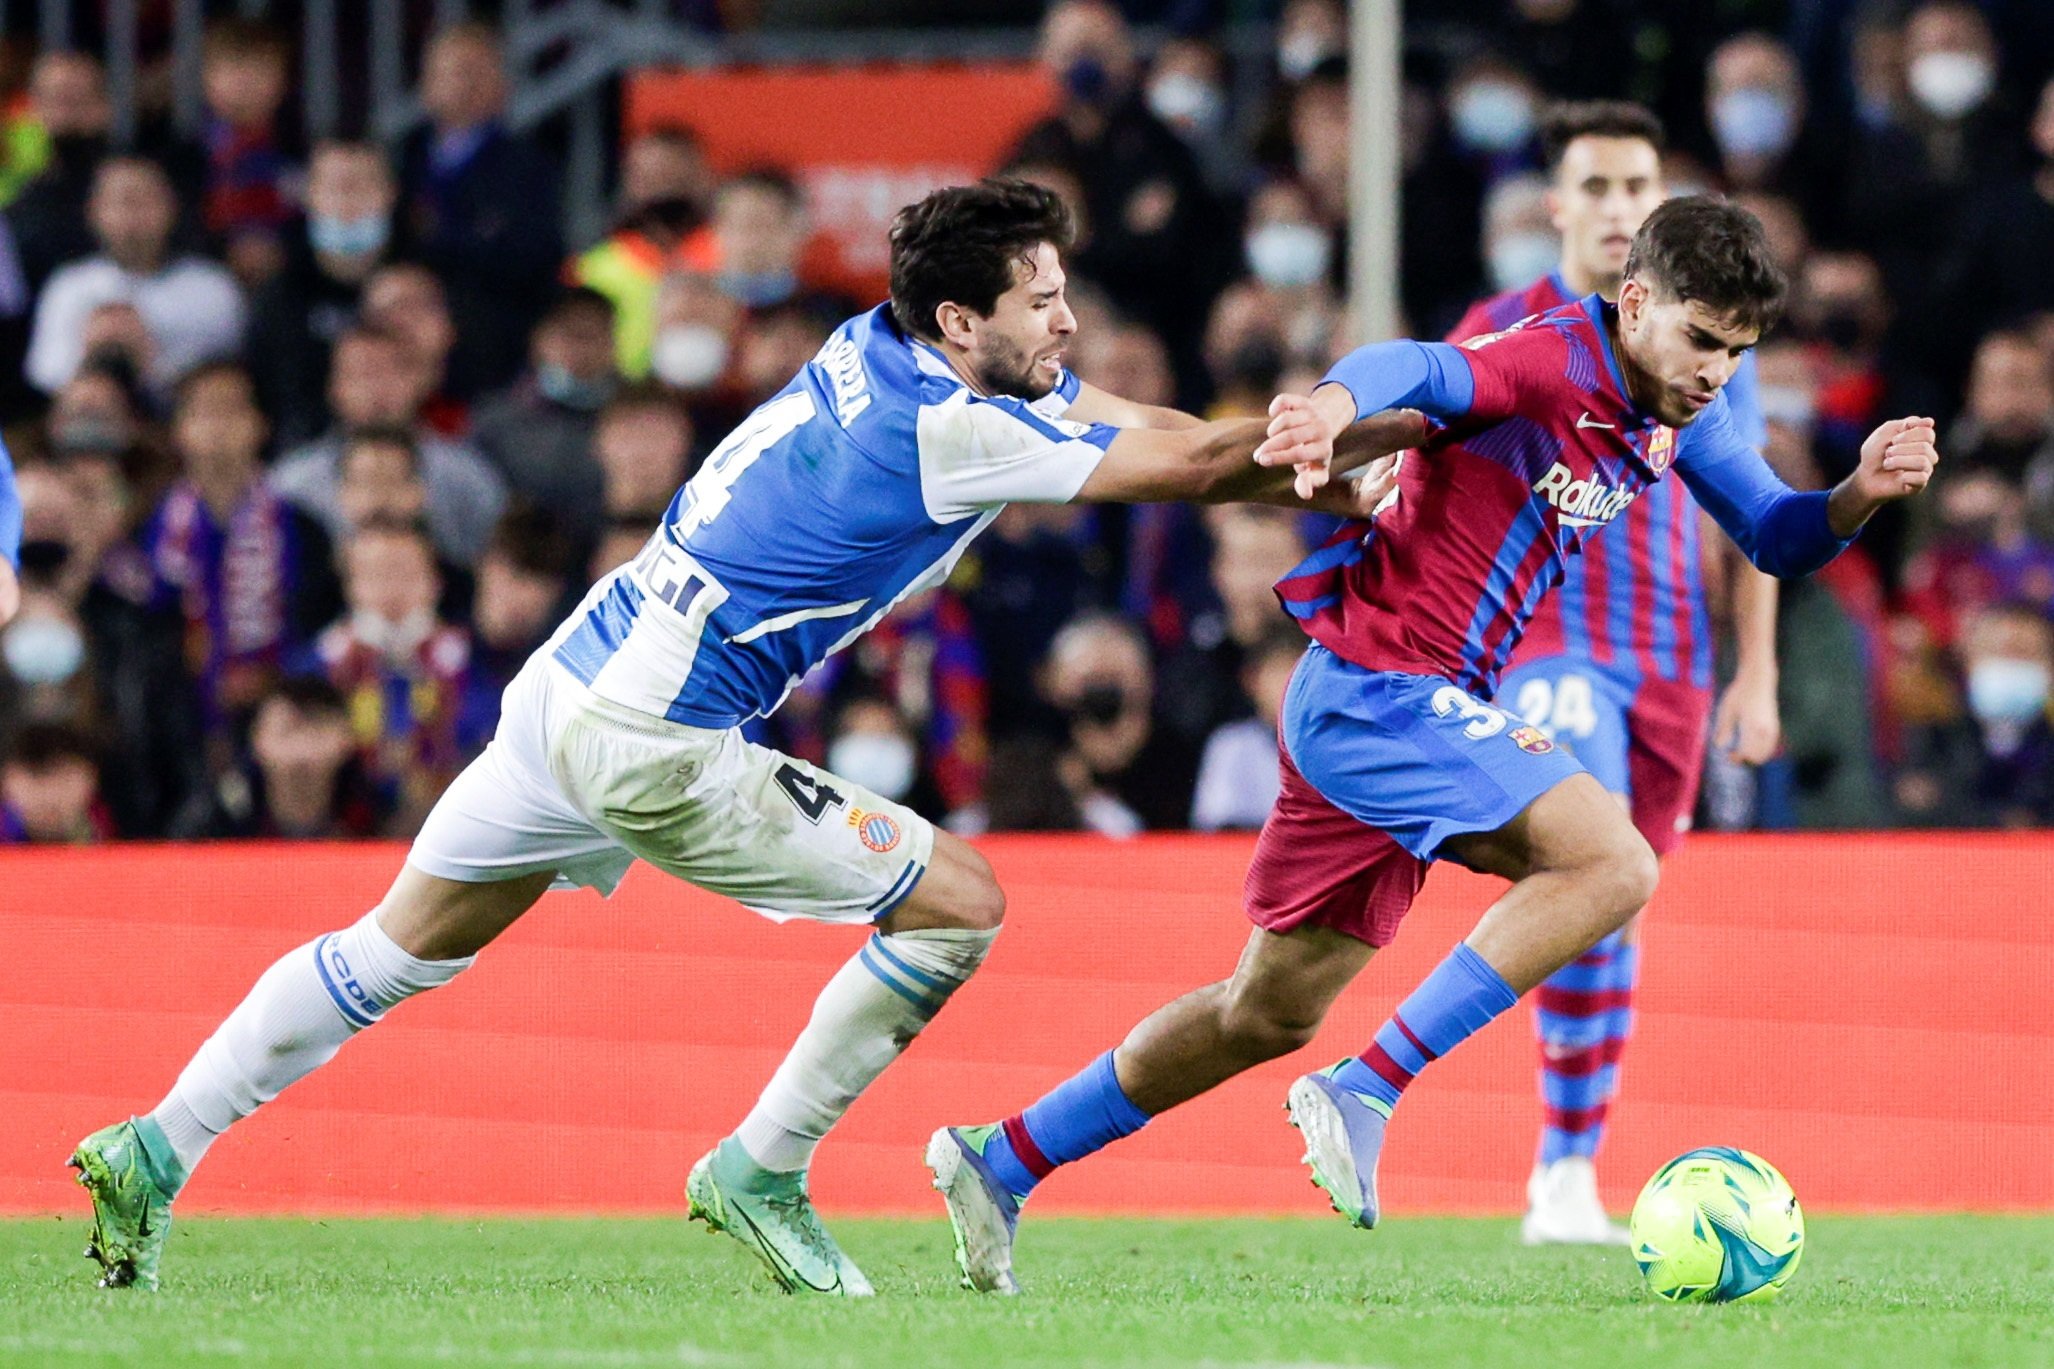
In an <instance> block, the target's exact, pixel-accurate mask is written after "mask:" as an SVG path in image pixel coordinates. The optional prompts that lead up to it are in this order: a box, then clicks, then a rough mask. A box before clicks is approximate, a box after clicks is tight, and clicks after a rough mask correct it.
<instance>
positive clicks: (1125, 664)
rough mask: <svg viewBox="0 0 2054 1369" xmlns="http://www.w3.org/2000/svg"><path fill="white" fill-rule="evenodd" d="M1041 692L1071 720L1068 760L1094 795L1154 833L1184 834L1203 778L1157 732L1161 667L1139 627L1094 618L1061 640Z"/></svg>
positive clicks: (1182, 749) (1076, 624)
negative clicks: (1126, 810)
mask: <svg viewBox="0 0 2054 1369" xmlns="http://www.w3.org/2000/svg"><path fill="white" fill-rule="evenodd" d="M1041 676H1042V690H1043V692H1044V693H1045V694H1046V696H1047V698H1048V700H1049V702H1050V703H1051V704H1053V705H1054V706H1055V707H1056V708H1057V709H1058V710H1060V711H1061V712H1062V713H1063V714H1064V716H1065V717H1067V718H1068V719H1069V728H1068V735H1067V742H1068V748H1067V750H1068V754H1069V755H1070V756H1071V757H1074V758H1075V760H1076V761H1077V762H1081V763H1082V765H1083V767H1084V769H1085V771H1086V772H1087V773H1088V775H1089V778H1090V787H1091V788H1092V789H1095V790H1103V791H1104V792H1105V793H1107V794H1108V795H1110V796H1111V797H1113V798H1115V799H1117V800H1119V801H1120V802H1121V803H1123V804H1125V805H1126V806H1127V807H1128V808H1129V809H1131V810H1132V811H1133V812H1134V814H1135V815H1136V816H1137V817H1138V818H1139V819H1140V821H1141V825H1142V826H1144V827H1147V828H1149V829H1151V830H1161V829H1176V828H1181V827H1183V826H1184V823H1185V820H1186V819H1187V818H1188V817H1189V815H1190V812H1191V791H1192V786H1193V783H1194V782H1195V780H1196V778H1197V774H1196V765H1195V758H1194V757H1193V755H1192V753H1191V750H1190V748H1189V747H1188V746H1185V745H1182V744H1180V743H1178V742H1177V741H1175V740H1173V739H1171V738H1169V737H1167V736H1165V735H1164V734H1162V733H1161V732H1159V731H1158V730H1157V729H1156V727H1155V721H1154V717H1153V715H1152V710H1153V707H1154V701H1155V667H1154V665H1153V664H1152V662H1151V661H1150V660H1149V655H1148V644H1147V642H1146V641H1145V640H1144V639H1143V638H1142V636H1141V634H1140V632H1138V631H1137V630H1136V629H1135V628H1134V626H1133V625H1132V624H1131V623H1129V622H1127V621H1126V620H1125V619H1124V618H1118V617H1115V616H1113V615H1111V614H1087V615H1085V616H1084V617H1081V618H1078V619H1076V620H1075V621H1073V622H1071V623H1070V624H1068V625H1067V626H1066V627H1064V628H1063V630H1062V631H1061V632H1059V633H1057V634H1056V639H1055V643H1054V644H1053V645H1052V646H1051V647H1050V648H1049V653H1048V660H1047V661H1046V662H1044V663H1043V665H1042V669H1041Z"/></svg>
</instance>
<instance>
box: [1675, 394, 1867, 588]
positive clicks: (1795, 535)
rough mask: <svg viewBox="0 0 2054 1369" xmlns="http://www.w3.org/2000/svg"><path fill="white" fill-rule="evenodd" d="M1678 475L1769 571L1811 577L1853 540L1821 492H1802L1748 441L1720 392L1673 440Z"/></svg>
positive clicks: (1750, 555) (1719, 523) (1705, 506)
mask: <svg viewBox="0 0 2054 1369" xmlns="http://www.w3.org/2000/svg"><path fill="white" fill-rule="evenodd" d="M1676 473H1677V474H1678V475H1679V476H1681V477H1682V478H1683V483H1684V484H1686V485H1688V486H1689V487H1690V492H1691V494H1692V495H1693V496H1695V497H1696V499H1697V502H1698V503H1699V504H1701V505H1703V506H1704V509H1705V511H1706V512H1707V513H1709V514H1711V515H1712V518H1713V519H1714V520H1715V521H1716V522H1717V523H1718V525H1719V526H1720V527H1721V528H1723V529H1724V530H1725V532H1726V535H1727V536H1728V537H1730V538H1732V539H1733V541H1734V543H1735V544H1736V545H1737V546H1739V548H1740V549H1741V550H1742V551H1743V552H1746V553H1747V559H1748V560H1750V561H1752V562H1754V564H1755V565H1756V566H1757V567H1759V568H1760V569H1762V570H1764V571H1766V572H1768V573H1769V574H1770V575H1775V576H1781V577H1784V578H1790V577H1793V576H1801V575H1810V574H1811V573H1812V572H1813V571H1815V570H1817V569H1819V567H1821V566H1823V565H1825V564H1826V563H1827V562H1828V561H1831V560H1832V559H1833V558H1834V557H1836V556H1838V555H1839V554H1840V553H1841V552H1842V551H1845V550H1846V549H1847V547H1848V545H1849V544H1850V543H1851V542H1853V540H1854V539H1853V538H1851V537H1849V538H1842V537H1839V536H1836V535H1835V534H1834V532H1833V529H1832V526H1831V524H1830V523H1828V521H1827V518H1826V500H1827V495H1826V492H1825V491H1823V490H1818V491H1813V492H1810V493H1804V494H1800V493H1798V492H1797V491H1796V490H1793V489H1791V488H1790V487H1789V486H1788V485H1786V484H1784V483H1783V482H1782V481H1781V480H1780V479H1778V478H1777V476H1776V473H1775V472H1774V471H1772V470H1770V469H1769V463H1768V462H1766V461H1764V460H1763V459H1762V455H1761V453H1760V452H1759V451H1758V450H1756V449H1755V448H1754V447H1752V446H1750V445H1749V444H1748V442H1747V440H1746V438H1745V437H1744V436H1743V435H1742V434H1741V432H1740V429H1739V427H1738V425H1737V424H1736V423H1735V422H1734V420H1733V414H1732V410H1731V408H1730V406H1729V405H1728V403H1727V401H1726V397H1725V396H1724V395H1723V394H1722V395H1720V396H1719V397H1718V398H1716V399H1714V400H1713V401H1712V404H1711V407H1710V408H1708V409H1706V410H1705V411H1704V413H1703V414H1701V415H1700V416H1699V417H1698V419H1697V421H1696V422H1694V423H1692V424H1691V425H1690V426H1689V427H1687V428H1685V429H1684V430H1683V431H1682V433H1681V434H1679V435H1678V437H1677V439H1676Z"/></svg>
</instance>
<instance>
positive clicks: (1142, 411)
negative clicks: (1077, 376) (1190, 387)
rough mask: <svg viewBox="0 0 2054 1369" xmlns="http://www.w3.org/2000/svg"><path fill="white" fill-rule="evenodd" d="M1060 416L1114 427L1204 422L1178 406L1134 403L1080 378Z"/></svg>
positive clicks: (1181, 425)
mask: <svg viewBox="0 0 2054 1369" xmlns="http://www.w3.org/2000/svg"><path fill="white" fill-rule="evenodd" d="M1063 417H1065V418H1073V419H1076V420H1077V421H1078V422H1079V423H1107V424H1110V425H1112V426H1113V427H1115V428H1155V429H1159V430H1161V431H1165V432H1172V431H1175V430H1177V429H1180V428H1202V427H1204V426H1205V420H1204V419H1202V418H1199V417H1197V416H1196V415H1194V414H1187V413H1185V412H1184V411H1183V410H1182V409H1165V408H1163V407H1162V406H1161V405H1159V404H1137V403H1135V402H1134V401H1133V400H1131V399H1122V398H1120V397H1119V396H1118V395H1116V394H1110V393H1108V392H1106V391H1104V390H1101V389H1099V388H1098V387H1097V386H1096V385H1090V384H1085V383H1083V382H1079V384H1078V386H1077V397H1076V398H1075V399H1073V400H1071V401H1070V407H1069V408H1067V409H1065V410H1064V411H1063Z"/></svg>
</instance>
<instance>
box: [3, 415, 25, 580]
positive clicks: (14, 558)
mask: <svg viewBox="0 0 2054 1369" xmlns="http://www.w3.org/2000/svg"><path fill="white" fill-rule="evenodd" d="M0 556H5V557H6V558H7V564H8V565H10V566H13V567H14V568H15V569H16V570H20V569H21V494H20V492H19V491H17V490H16V489H15V487H14V461H13V459H12V458H11V457H9V456H8V454H7V444H6V443H4V442H0Z"/></svg>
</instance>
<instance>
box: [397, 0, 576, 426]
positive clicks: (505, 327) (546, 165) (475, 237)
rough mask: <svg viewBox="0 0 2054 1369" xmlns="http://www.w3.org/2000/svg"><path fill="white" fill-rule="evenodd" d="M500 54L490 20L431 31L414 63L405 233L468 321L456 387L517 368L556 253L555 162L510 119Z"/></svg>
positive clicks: (471, 390) (489, 386)
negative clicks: (414, 127) (419, 113)
mask: <svg viewBox="0 0 2054 1369" xmlns="http://www.w3.org/2000/svg"><path fill="white" fill-rule="evenodd" d="M503 63H504V58H503V55H502V53H501V51H500V47H499V38H498V35H497V34H496V33H495V32H494V31H493V29H492V28H491V27H489V26H488V25H484V24H475V23H472V24H458V25H455V26H454V27H451V28H447V29H444V30H443V31H442V32H440V33H438V34H436V35H435V37H434V38H433V39H432V40H430V42H429V44H428V49H427V54H426V57H425V59H424V61H423V63H422V70H421V91H420V94H421V105H422V108H423V109H424V110H425V111H426V112H427V115H428V125H427V127H425V128H423V129H421V130H419V131H418V132H416V133H415V134H414V135H413V136H412V137H410V138H409V139H408V140H407V144H406V149H405V152H404V154H403V156H402V158H401V163H400V165H401V168H402V170H401V174H400V184H401V185H402V186H403V187H404V192H403V204H404V215H405V220H406V223H407V227H408V230H409V235H410V237H411V239H412V241H413V242H414V243H415V245H416V246H417V248H418V249H419V251H420V253H421V256H422V259H423V260H424V261H425V262H426V263H427V265H428V266H429V267H430V268H432V269H433V270H434V272H435V274H436V275H437V276H439V277H440V278H441V279H442V281H443V283H444V284H445V285H446V286H447V288H448V290H449V297H450V309H451V312H452V313H454V314H456V315H457V316H458V317H460V318H462V319H464V320H465V321H466V324H467V325H468V326H467V328H466V331H465V333H464V334H463V336H462V337H460V338H459V339H458V341H457V349H456V352H455V354H454V355H453V356H452V357H451V358H450V372H449V385H450V390H451V391H452V392H453V393H454V394H456V395H457V396H458V397H460V398H463V399H470V398H474V397H476V396H478V395H481V394H484V393H487V392H489V391H491V390H496V389H498V388H500V387H501V386H503V385H506V384H507V383H509V382H510V381H512V380H513V378H514V376H515V374H516V373H517V372H518V371H519V370H520V368H521V362H522V352H523V349H524V347H525V345H526V342H527V338H528V334H529V333H530V332H531V331H532V330H533V328H534V326H535V321H536V320H537V319H538V318H540V317H541V315H542V311H543V310H544V309H545V308H547V307H548V303H549V292H550V290H551V288H552V287H553V285H554V283H555V280H556V276H557V271H558V268H559V267H560V266H561V265H562V263H563V239H562V235H561V230H560V227H559V220H560V217H561V214H562V198H561V192H560V190H559V187H558V182H557V176H556V171H555V168H554V167H553V166H552V165H551V162H550V159H549V157H548V156H547V154H545V153H544V152H543V151H542V150H541V149H540V148H537V147H536V146H535V145H534V144H533V143H531V142H529V141H528V140H526V139H525V138H521V137H517V136H515V135H514V134H513V133H511V132H509V131H508V129H507V127H506V124H505V113H506V93H507V91H506V72H505V68H504V64H503Z"/></svg>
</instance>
